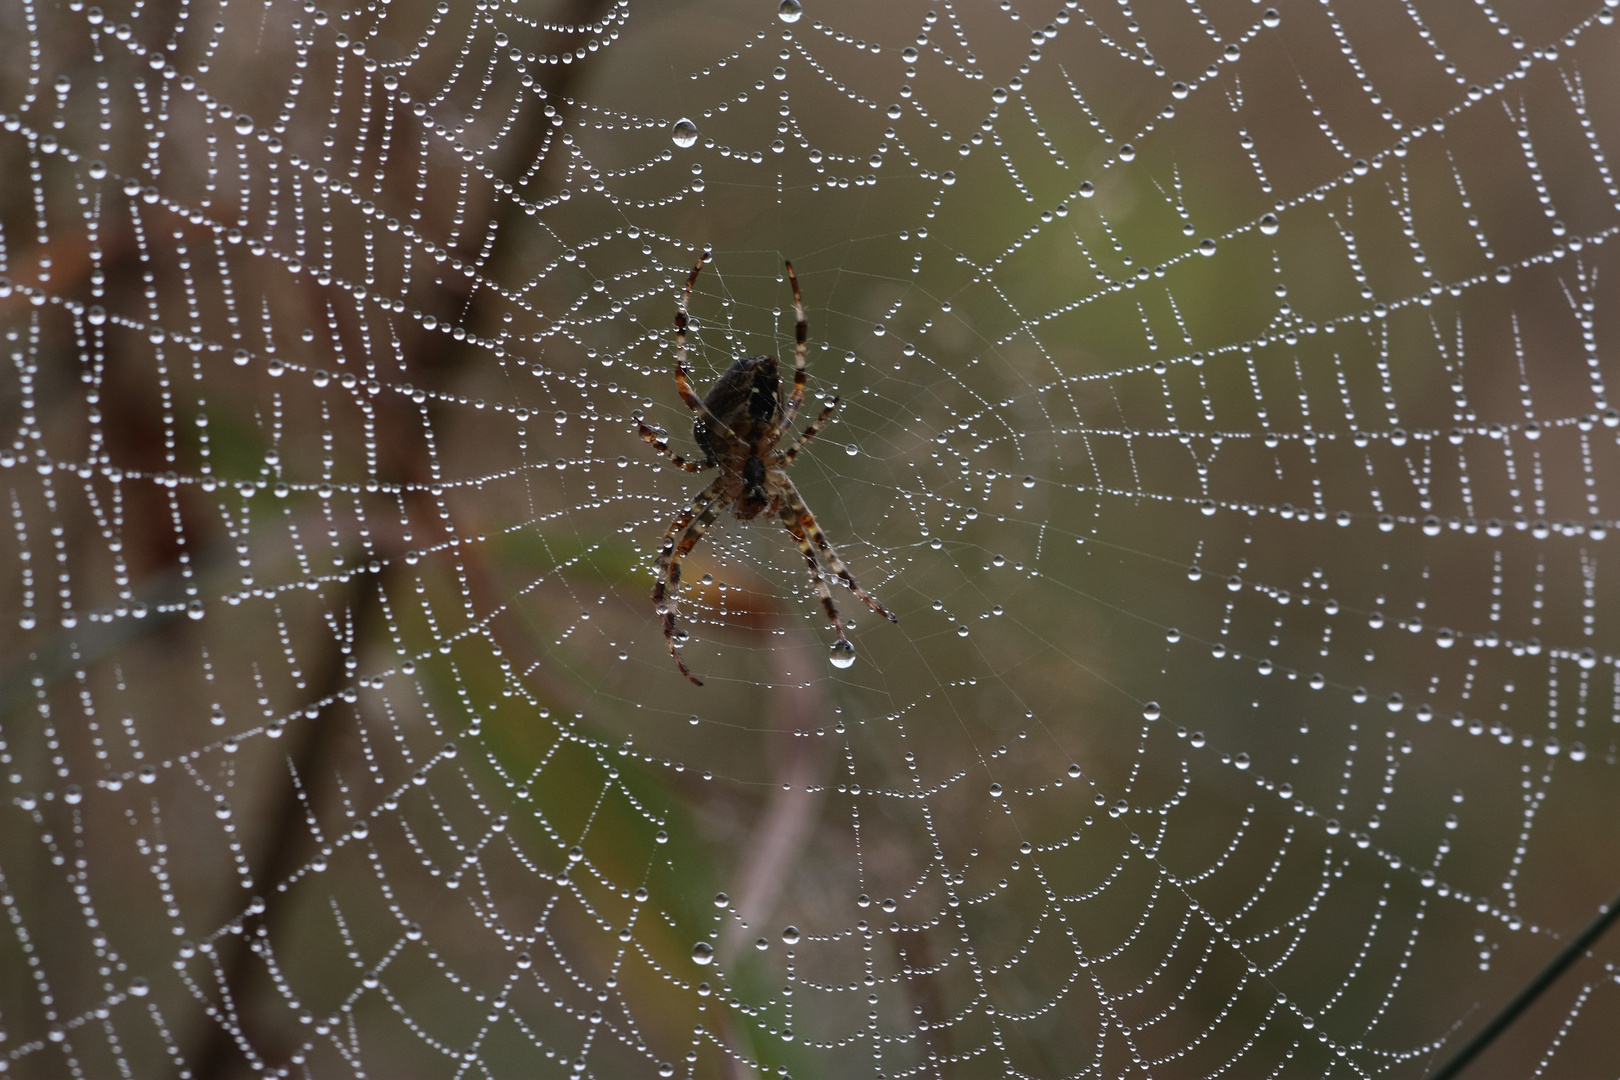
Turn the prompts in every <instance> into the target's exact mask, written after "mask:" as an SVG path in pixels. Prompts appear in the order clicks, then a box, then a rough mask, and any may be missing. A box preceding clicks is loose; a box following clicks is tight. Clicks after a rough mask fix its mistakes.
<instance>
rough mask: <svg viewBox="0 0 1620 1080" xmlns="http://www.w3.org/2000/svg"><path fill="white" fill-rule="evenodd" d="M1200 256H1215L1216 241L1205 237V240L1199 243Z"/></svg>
mask: <svg viewBox="0 0 1620 1080" xmlns="http://www.w3.org/2000/svg"><path fill="white" fill-rule="evenodd" d="M1198 254H1200V255H1213V254H1215V241H1214V240H1211V239H1210V238H1209V237H1207V236H1206V237H1204V239H1202V240H1200V241H1198Z"/></svg>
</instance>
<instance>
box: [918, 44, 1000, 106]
mask: <svg viewBox="0 0 1620 1080" xmlns="http://www.w3.org/2000/svg"><path fill="white" fill-rule="evenodd" d="M920 55H922V54H921V53H919V52H918V51H917V50H916V49H914V48H912V47H911V46H910V45H907V46H906V47H905V48H903V49H901V50H900V59H902V60H904V61H905V62H906V63H908V64H915V63H916V62H917V58H918V57H919V56H920ZM1000 100H1002V101H1006V100H1007V92H1006V91H1005V90H1002V91H1001V99H1000Z"/></svg>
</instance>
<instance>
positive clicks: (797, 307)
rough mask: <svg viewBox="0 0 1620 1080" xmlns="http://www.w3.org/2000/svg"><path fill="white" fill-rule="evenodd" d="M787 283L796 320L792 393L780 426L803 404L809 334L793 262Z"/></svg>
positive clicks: (788, 268) (797, 411)
mask: <svg viewBox="0 0 1620 1080" xmlns="http://www.w3.org/2000/svg"><path fill="white" fill-rule="evenodd" d="M786 266H787V276H788V283H789V284H790V285H792V286H793V313H794V316H795V318H796V321H795V322H794V324H793V340H794V344H793V393H792V395H791V396H790V397H789V398H788V401H787V408H786V409H784V410H783V414H782V428H784V429H786V428H788V427H791V426H792V424H793V420H794V418H795V417H797V416H798V415H799V406H801V405H802V404H804V380H805V374H804V362H805V353H806V351H807V350H808V348H809V346H807V345H806V344H805V341H806V340H807V338H808V336H809V329H810V327H809V323H807V322H806V321H805V318H804V300H803V299H802V298H801V297H800V296H799V279H798V278H797V277H796V276H795V275H794V273H793V264H792V263H786Z"/></svg>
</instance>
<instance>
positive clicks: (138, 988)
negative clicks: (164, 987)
mask: <svg viewBox="0 0 1620 1080" xmlns="http://www.w3.org/2000/svg"><path fill="white" fill-rule="evenodd" d="M149 989H151V987H150V986H149V985H148V984H147V982H146V980H145V979H144V978H142V977H141V976H139V975H137V976H136V977H135V978H133V979H131V980H130V981H129V992H130V993H131V994H134V995H135V996H136V997H145V996H146V992H147V991H148V990H149Z"/></svg>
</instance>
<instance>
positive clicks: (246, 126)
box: [236, 113, 253, 135]
mask: <svg viewBox="0 0 1620 1080" xmlns="http://www.w3.org/2000/svg"><path fill="white" fill-rule="evenodd" d="M236 133H237V134H238V135H251V134H253V117H251V116H249V115H248V114H247V113H242V114H241V115H240V116H238V117H237V118H236Z"/></svg>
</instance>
